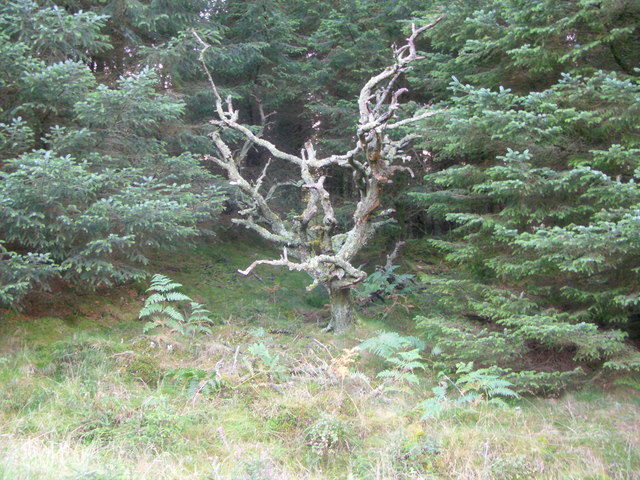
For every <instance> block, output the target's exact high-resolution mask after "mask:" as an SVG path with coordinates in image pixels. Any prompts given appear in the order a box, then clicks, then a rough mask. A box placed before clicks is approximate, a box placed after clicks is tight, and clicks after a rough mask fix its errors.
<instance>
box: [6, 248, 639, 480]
mask: <svg viewBox="0 0 640 480" xmlns="http://www.w3.org/2000/svg"><path fill="white" fill-rule="evenodd" d="M244 248H245V245H244V243H242V244H241V243H240V242H236V244H233V245H232V244H223V245H220V244H217V245H212V246H211V245H210V246H207V245H204V244H203V245H201V246H199V247H198V249H197V250H196V251H195V252H184V254H183V255H182V256H181V255H178V256H177V257H176V258H174V259H173V260H174V262H175V263H169V261H168V259H166V258H163V259H160V260H156V261H155V262H154V264H153V265H152V268H153V270H154V271H160V272H163V274H164V275H165V276H167V277H170V278H175V280H176V282H177V283H181V284H182V285H183V287H181V291H183V292H185V293H184V295H185V296H187V297H189V299H190V300H191V299H193V301H194V302H196V303H199V304H203V305H204V304H206V305H207V306H208V309H209V310H210V311H211V312H212V317H213V318H215V319H222V320H224V322H220V323H216V324H214V325H208V328H209V329H210V330H208V329H199V330H198V331H195V332H189V335H186V336H185V335H182V334H180V333H179V330H178V329H176V328H171V327H170V326H169V327H170V328H154V329H151V330H148V331H147V332H146V333H144V332H143V328H144V321H142V320H138V319H137V317H138V312H139V311H140V309H141V308H143V306H144V299H145V298H147V294H146V293H144V290H145V288H146V287H145V286H140V287H137V290H136V291H131V289H123V290H121V291H120V292H119V293H114V294H110V295H109V296H92V295H87V296H85V297H83V298H81V299H79V300H77V301H78V302H79V303H78V304H73V307H65V308H64V309H60V310H58V312H59V313H60V315H58V316H56V315H57V313H56V309H55V308H52V309H51V310H50V311H48V312H47V315H48V317H46V318H37V316H33V317H26V314H25V313H21V314H12V315H8V316H7V318H6V319H5V320H4V321H3V323H2V324H0V333H1V334H2V336H1V337H0V422H1V424H2V426H3V428H2V432H0V479H2V480H9V479H10V480H16V479H34V480H38V479H43V480H44V479H46V480H72V479H94V480H95V479H101V480H106V479H108V480H143V479H145V480H146V479H149V478H153V479H158V480H169V479H176V480H177V479H180V480H238V479H262V480H266V479H273V480H276V479H277V480H288V479H296V480H297V479H309V480H320V479H335V478H345V479H354V480H370V479H371V480H376V479H380V480H382V479H384V480H394V479H397V480H418V479H451V480H453V479H462V480H465V479H478V480H480V479H497V480H499V479H519V478H549V479H560V478H562V479H565V478H567V479H570V478H574V479H587V478H590V479H603V480H604V479H620V480H622V479H633V478H637V474H638V472H639V471H640V456H639V454H638V452H640V430H638V418H640V402H638V399H637V391H636V390H634V388H633V387H634V385H636V383H637V381H636V380H637V379H636V380H634V379H631V378H629V379H628V380H624V379H622V380H621V381H620V382H619V383H620V385H618V386H615V387H613V386H609V388H607V389H602V388H600V387H599V386H598V385H597V384H592V385H591V387H590V388H589V389H585V390H583V391H574V392H573V393H565V394H564V395H563V396H561V397H559V398H548V399H544V398H539V399H536V398H533V397H530V396H525V397H522V398H515V395H512V394H511V392H520V393H524V394H525V395H526V393H527V392H526V391H525V390H526V389H522V388H521V387H520V386H519V384H518V379H517V378H515V377H513V376H510V375H511V374H512V373H513V372H511V371H507V370H504V371H494V370H483V369H482V368H483V367H482V366H481V365H477V366H476V365H475V364H474V365H469V363H468V362H465V363H464V365H463V366H461V367H460V368H459V371H458V372H451V371H443V373H442V374H441V375H438V372H439V371H441V370H438V369H437V368H436V366H435V364H434V361H433V358H432V357H431V355H430V353H431V352H429V351H428V348H427V345H426V344H425V343H423V341H422V340H420V339H419V338H417V337H414V336H413V333H414V332H412V331H411V330H410V329H408V328H405V327H404V326H410V325H411V318H413V316H415V313H418V312H413V311H412V312H411V313H409V314H407V313H406V312H405V311H404V309H402V308H400V309H397V310H395V311H393V312H391V313H389V314H385V312H384V310H382V308H383V307H384V306H378V305H375V304H372V305H368V306H367V307H366V309H364V310H361V311H360V316H361V317H362V320H361V321H360V322H359V323H358V324H357V325H356V326H355V327H354V328H353V329H352V330H351V331H349V332H348V333H347V334H344V335H341V336H333V335H331V334H327V333H323V332H322V329H321V327H322V325H321V324H319V323H317V322H315V321H311V322H310V321H307V320H306V317H308V316H309V314H307V313H300V312H301V311H302V312H307V311H309V310H312V309H313V308H314V307H313V306H312V305H310V303H309V302H307V300H308V299H309V297H307V296H306V295H307V294H306V293H305V292H304V286H305V285H306V282H299V281H298V280H299V278H298V277H295V276H294V277H293V278H291V277H290V276H289V274H288V273H286V272H279V271H274V270H268V269H264V270H258V277H260V278H258V277H250V278H243V277H240V276H237V275H236V274H234V273H233V271H234V270H235V268H237V267H239V266H242V265H244V264H246V260H247V257H250V256H251V255H254V254H255V255H256V256H259V255H262V254H264V252H261V251H256V252H255V253H249V252H248V251H247V250H244ZM276 284H279V285H280V286H281V287H283V288H286V290H283V289H282V288H279V289H278V290H274V291H270V292H266V290H265V288H266V287H269V286H271V285H276ZM285 292H286V293H285ZM181 298H182V297H181ZM176 300H177V299H176ZM183 300H184V299H183ZM184 301H186V300H184ZM313 302H315V303H316V304H317V305H319V306H320V307H322V304H321V302H318V301H317V298H316V297H313V301H312V302H311V303H313ZM52 305H55V303H52ZM186 305H188V303H187V304H186ZM416 305H417V306H416V309H420V308H421V307H420V306H419V304H417V303H416ZM188 312H189V311H188V310H185V313H184V315H185V317H184V318H188ZM383 316H384V317H385V318H384V320H383V319H382V318H381V317H383ZM381 329H383V330H381ZM519 374H520V375H524V374H523V373H522V372H519ZM536 381H537V382H539V383H538V386H539V389H540V390H544V389H547V388H552V385H550V384H552V383H553V381H554V379H552V378H547V379H543V378H537V379H536ZM504 382H509V383H504ZM529 385H531V379H529ZM627 385H629V386H627ZM529 388H532V387H529ZM434 389H435V391H434ZM437 389H441V390H437ZM438 392H440V393H442V395H439V394H438ZM429 399H435V400H432V401H433V402H435V403H438V404H439V407H442V409H441V412H440V413H439V414H438V415H431V416H429V415H425V409H424V402H425V401H428V400H429ZM492 399H503V400H504V401H505V402H504V403H505V405H503V406H502V408H496V406H495V405H493V404H492V403H495V402H492V401H491V400H492Z"/></svg>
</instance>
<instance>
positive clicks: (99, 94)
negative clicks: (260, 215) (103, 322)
mask: <svg viewBox="0 0 640 480" xmlns="http://www.w3.org/2000/svg"><path fill="white" fill-rule="evenodd" d="M96 7H97V5H96ZM97 10H98V11H91V10H85V11H83V10H80V9H79V8H77V6H75V7H72V6H68V5H61V4H47V5H45V6H42V5H39V4H37V3H36V2H32V1H26V0H25V1H19V2H10V3H8V4H6V5H3V6H2V7H0V30H2V32H3V33H2V39H3V42H2V43H1V44H0V65H1V66H2V74H0V75H1V80H0V149H1V152H2V153H1V154H0V161H2V164H1V165H0V168H1V169H0V231H2V241H4V243H5V247H3V271H4V272H5V273H4V274H3V275H2V283H1V284H0V285H2V286H1V287H0V288H2V291H3V292H6V294H4V295H3V296H2V298H0V303H2V304H3V305H14V306H15V302H16V301H18V300H19V299H20V298H21V297H23V296H24V294H25V293H27V291H28V290H29V289H30V288H32V287H38V288H42V287H44V286H45V284H46V281H47V280H51V279H53V278H55V277H59V276H62V278H63V279H64V280H65V281H66V282H67V284H68V285H74V286H79V287H82V288H94V287H97V286H110V285H113V284H118V283H122V282H126V281H128V280H131V279H136V278H140V277H141V276H142V275H144V272H143V271H142V270H141V269H140V266H143V265H144V264H146V263H147V252H148V251H149V249H150V248H156V247H161V248H171V247H175V246H176V245H177V244H178V242H180V241H183V240H185V239H188V238H191V237H194V236H195V235H197V234H198V233H199V227H198V225H200V224H201V223H202V222H203V221H206V220H210V219H211V218H213V217H214V216H215V214H216V213H217V212H218V211H219V210H220V208H221V203H222V201H223V200H224V194H223V191H222V188H221V183H220V181H218V180H217V179H216V178H215V177H213V176H212V175H211V174H210V173H208V172H207V171H206V170H204V169H203V168H202V167H201V166H200V164H199V162H198V161H197V159H196V158H195V157H194V156H193V155H191V154H189V153H188V152H184V150H175V149H174V151H173V152H171V153H170V152H169V151H168V149H167V145H168V142H170V141H171V139H170V135H167V132H171V131H172V129H171V128H170V127H171V125H175V124H177V123H178V122H179V121H180V117H181V116H182V115H183V112H184V103H183V102H182V101H180V100H178V99H177V98H175V97H174V96H169V95H166V94H163V93H160V92H159V91H158V86H159V84H160V83H161V81H162V78H161V75H159V74H158V72H157V71H156V70H154V69H152V68H139V67H137V66H136V68H132V69H131V70H128V69H127V70H124V71H123V75H122V76H120V77H119V78H117V79H116V78H113V81H109V80H110V78H109V77H102V76H99V75H96V73H95V72H92V71H91V69H90V68H88V66H87V64H88V63H90V62H91V61H92V58H94V56H96V55H107V54H108V53H109V52H112V53H113V49H112V46H113V45H112V44H113V42H114V41H115V40H114V38H113V36H112V35H110V33H112V32H109V28H108V23H109V20H110V19H112V17H111V16H110V15H109V14H105V13H104V11H102V10H101V9H100V8H97ZM123 48H125V47H123ZM4 248H6V249H7V250H4ZM10 292H12V293H10Z"/></svg>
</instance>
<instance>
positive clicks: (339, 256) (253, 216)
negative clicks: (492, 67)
mask: <svg viewBox="0 0 640 480" xmlns="http://www.w3.org/2000/svg"><path fill="white" fill-rule="evenodd" d="M438 21H440V19H438V20H436V21H435V22H433V23H431V24H430V25H426V26H423V27H420V28H416V27H415V26H412V32H411V35H410V36H409V38H407V40H406V43H405V44H404V45H403V46H401V47H395V46H394V48H393V57H394V62H393V65H391V66H389V67H387V68H385V69H384V70H383V71H381V72H380V73H378V74H377V75H375V76H373V77H371V78H370V79H369V80H368V81H367V82H366V83H365V85H364V86H363V87H362V89H361V90H360V95H359V97H358V110H359V114H360V118H359V122H358V127H357V130H356V132H355V139H354V140H355V142H354V143H355V145H354V147H353V148H352V149H351V150H349V151H348V152H346V153H344V154H342V155H331V156H328V157H324V158H318V155H317V153H316V150H315V148H314V146H313V143H312V142H311V141H308V142H306V143H305V146H304V148H303V149H302V151H301V152H300V155H292V154H290V153H286V152H283V151H282V150H280V149H278V147H277V146H276V145H274V144H273V143H272V142H270V141H268V140H265V139H264V138H262V137H261V136H260V135H256V134H254V133H253V132H252V131H251V130H250V129H249V128H247V127H246V126H244V125H242V124H240V123H239V122H238V111H237V110H235V109H234V107H233V105H232V102H231V98H230V97H229V98H226V99H224V100H223V98H222V97H221V96H220V93H219V91H218V89H217V87H216V84H215V82H214V81H213V78H212V76H211V74H210V72H209V71H208V69H207V67H206V64H205V61H204V55H205V52H206V50H207V48H209V46H208V45H207V44H206V43H204V42H203V41H202V40H201V39H200V37H198V35H197V34H195V33H194V34H195V35H196V37H197V38H198V40H199V41H200V43H201V44H202V45H203V49H202V50H201V53H200V60H201V63H202V65H203V67H204V69H205V71H206V73H207V76H208V78H209V81H210V83H211V88H212V90H213V94H214V98H215V102H216V104H215V108H216V113H217V118H216V119H215V120H212V121H211V123H212V124H213V125H215V126H216V127H218V128H217V129H216V130H215V131H214V133H212V134H211V138H212V140H213V142H214V144H215V146H216V149H217V155H211V156H208V157H207V158H208V159H209V160H211V161H212V162H214V163H215V164H217V165H218V166H220V167H221V168H222V169H224V170H225V172H226V175H227V176H228V178H229V180H230V181H231V184H232V185H235V186H237V187H238V188H239V189H240V191H241V192H242V194H243V197H244V198H243V201H244V208H243V209H242V210H241V211H240V218H236V219H234V220H233V221H234V223H236V224H239V225H243V226H244V227H246V228H248V229H251V230H253V231H255V232H257V233H258V234H260V235H261V236H262V237H263V238H265V239H267V240H269V241H271V242H273V243H274V244H276V245H278V246H279V247H280V248H281V249H282V256H281V257H280V258H279V259H277V260H257V261H255V262H253V263H252V264H251V265H249V267H248V268H247V269H245V270H240V273H242V274H243V275H248V274H249V273H250V272H251V271H252V270H253V269H254V268H255V267H256V266H258V265H279V266H284V267H287V268H288V269H289V270H298V271H304V272H307V273H308V274H309V275H310V276H311V278H312V279H313V283H311V285H309V287H307V288H308V289H309V290H311V289H313V288H315V287H316V286H318V285H323V286H325V287H326V288H327V290H328V292H329V299H330V306H331V321H330V324H329V326H328V329H333V330H335V331H336V332H340V331H343V330H345V329H346V328H347V327H348V326H349V325H350V324H351V322H352V317H353V302H352V288H353V287H354V286H355V285H356V284H358V283H359V282H362V281H363V280H364V279H365V278H366V273H365V272H363V271H362V270H360V269H358V268H356V267H354V266H353V264H352V263H351V262H352V260H353V258H354V256H355V255H356V254H357V253H358V252H359V251H360V250H361V249H362V247H363V246H364V245H365V243H366V242H367V241H368V240H369V239H370V238H371V236H372V235H373V233H374V232H375V230H376V229H377V228H378V227H380V226H381V225H384V224H385V223H389V222H391V221H393V220H392V219H391V217H390V215H391V214H392V213H393V210H390V209H383V208H382V205H381V202H380V199H381V192H382V190H383V188H384V187H385V185H386V184H388V183H391V179H392V177H393V176H394V174H395V173H396V172H398V171H399V170H407V167H405V166H403V165H402V163H404V161H406V160H407V156H406V155H405V154H403V149H404V148H405V147H406V146H407V145H409V144H410V143H411V141H412V140H414V138H415V136H414V135H405V136H400V135H398V134H397V132H399V131H400V130H401V128H400V127H403V126H405V125H408V124H411V123H414V122H417V121H419V120H421V119H424V118H426V117H429V116H431V115H434V114H435V113H436V112H434V111H429V110H428V109H426V108H425V111H423V112H421V113H417V114H414V115H413V116H411V117H408V118H404V119H399V118H398V117H399V115H398V113H399V110H400V108H401V104H400V97H401V95H403V94H404V93H406V91H407V89H406V88H398V87H397V86H396V84H397V81H398V79H399V78H400V77H401V75H402V74H403V73H405V72H406V71H407V70H408V69H409V68H410V64H411V63H412V62H415V61H416V60H419V59H421V58H423V57H421V56H419V55H418V53H417V51H416V46H415V41H416V38H417V37H418V35H420V34H421V33H422V32H424V31H425V30H427V29H429V28H432V27H433V26H434V25H435V24H436V23H438ZM263 118H264V115H263ZM225 129H231V130H234V131H235V132H237V133H240V134H241V135H242V136H243V137H244V139H245V141H246V143H245V147H243V149H244V150H246V145H252V146H254V147H259V148H263V149H265V150H266V151H267V152H268V153H269V154H270V156H271V157H272V158H275V159H279V160H282V161H284V162H288V163H289V164H290V165H291V166H292V167H294V168H295V169H296V171H297V172H298V173H297V175H298V176H299V182H297V185H298V187H299V188H301V189H303V191H304V193H305V195H303V196H302V198H304V199H305V200H304V202H303V204H302V205H301V206H300V210H301V213H300V214H299V215H297V216H296V217H294V218H291V217H290V216H285V215H282V214H281V213H280V212H277V211H275V210H274V209H273V208H272V207H271V205H270V200H271V199H272V198H273V196H274V193H275V190H276V189H277V188H278V186H279V184H278V183H275V184H273V185H271V186H270V187H269V186H268V185H265V179H266V178H267V175H268V169H269V166H270V163H271V160H269V161H267V162H266V165H265V166H264V169H263V170H262V173H261V175H260V176H259V177H258V178H257V180H255V181H250V180H249V179H248V178H247V177H246V176H244V175H243V172H242V170H241V167H240V165H239V162H240V156H238V155H234V152H233V151H232V149H231V148H230V147H229V145H228V144H227V143H226V142H225V141H224V140H223V138H222V136H221V133H222V131H223V130H225ZM394 130H395V132H393V131H394ZM394 133H395V135H394ZM327 167H340V168H344V169H347V170H349V171H350V172H351V173H352V175H353V177H354V179H355V181H356V182H357V184H358V185H360V186H361V187H360V198H359V200H358V202H357V203H356V207H355V209H354V211H353V218H352V227H351V229H350V230H348V231H338V229H337V225H338V222H337V220H336V216H335V212H334V208H333V204H332V201H331V195H330V193H329V191H328V190H327V189H326V188H325V179H326V173H325V172H326V169H327Z"/></svg>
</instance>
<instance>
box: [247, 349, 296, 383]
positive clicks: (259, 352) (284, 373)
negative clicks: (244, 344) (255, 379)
mask: <svg viewBox="0 0 640 480" xmlns="http://www.w3.org/2000/svg"><path fill="white" fill-rule="evenodd" d="M248 350H249V353H251V354H252V355H255V356H256V357H258V358H259V359H260V363H261V364H262V367H263V369H264V371H265V372H266V373H267V374H268V375H269V376H270V377H271V379H272V380H274V381H283V380H285V379H286V378H287V377H288V376H289V369H288V368H287V367H286V366H284V365H282V364H281V363H280V356H279V355H277V354H272V353H269V350H268V349H267V346H266V345H265V344H264V343H254V344H252V345H249V348H248Z"/></svg>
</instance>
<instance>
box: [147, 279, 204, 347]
mask: <svg viewBox="0 0 640 480" xmlns="http://www.w3.org/2000/svg"><path fill="white" fill-rule="evenodd" d="M181 286H182V285H181V284H180V283H176V282H174V281H173V280H171V279H170V278H168V277H166V276H164V275H160V274H156V275H154V276H153V278H152V279H151V286H150V287H149V288H148V289H147V292H153V293H152V294H151V295H149V297H148V298H147V299H146V301H145V304H144V307H142V309H141V310H140V313H139V314H138V318H140V319H143V318H147V319H148V321H147V323H145V325H144V327H143V328H142V331H143V332H144V333H147V332H148V331H150V330H153V329H154V328H158V327H163V328H169V329H171V330H174V331H176V332H178V333H180V334H181V335H187V336H191V337H193V336H195V335H196V334H198V333H206V334H210V333H211V332H212V331H211V328H210V325H211V324H213V321H212V320H211V318H210V315H211V312H210V311H209V310H207V309H206V308H205V307H204V305H201V304H200V303H197V302H194V301H193V300H192V299H191V297H189V296H187V295H185V294H183V293H180V292H176V291H175V290H176V289H177V288H180V287H181ZM184 302H188V307H187V306H184V305H182V304H183V303H184Z"/></svg>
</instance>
